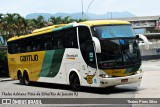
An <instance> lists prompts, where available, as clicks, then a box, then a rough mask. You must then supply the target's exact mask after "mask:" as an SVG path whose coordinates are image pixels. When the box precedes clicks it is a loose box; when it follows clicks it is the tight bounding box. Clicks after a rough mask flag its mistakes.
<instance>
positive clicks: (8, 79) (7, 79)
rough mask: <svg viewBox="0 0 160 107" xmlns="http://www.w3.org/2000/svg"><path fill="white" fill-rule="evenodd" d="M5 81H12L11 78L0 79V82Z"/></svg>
mask: <svg viewBox="0 0 160 107" xmlns="http://www.w3.org/2000/svg"><path fill="white" fill-rule="evenodd" d="M3 81H12V79H11V78H3V79H0V82H3Z"/></svg>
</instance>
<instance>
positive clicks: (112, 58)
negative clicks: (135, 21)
mask: <svg viewBox="0 0 160 107" xmlns="http://www.w3.org/2000/svg"><path fill="white" fill-rule="evenodd" d="M92 30H93V35H94V36H95V37H97V38H98V39H99V41H100V44H101V53H97V61H98V65H99V68H101V69H105V68H124V67H126V66H128V67H129V66H133V65H140V64H141V57H140V51H139V47H138V43H137V41H136V38H135V33H134V32H133V28H132V26H131V25H114V26H113V25H112V26H96V27H93V29H92Z"/></svg>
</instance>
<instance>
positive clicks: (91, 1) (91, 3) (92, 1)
mask: <svg viewBox="0 0 160 107" xmlns="http://www.w3.org/2000/svg"><path fill="white" fill-rule="evenodd" d="M93 2H94V0H92V1H91V2H90V3H89V5H88V8H87V15H88V10H89V8H90V6H91V4H92V3H93Z"/></svg>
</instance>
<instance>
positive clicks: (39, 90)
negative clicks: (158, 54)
mask: <svg viewBox="0 0 160 107" xmlns="http://www.w3.org/2000/svg"><path fill="white" fill-rule="evenodd" d="M142 69H143V71H144V74H143V79H142V82H141V83H135V84H128V85H120V86H117V87H115V88H113V89H99V88H88V87H84V88H83V89H82V90H81V91H78V92H75V91H73V90H71V88H70V87H69V86H68V85H58V84H49V83H32V85H31V86H25V85H20V84H19V82H18V81H17V80H15V81H1V82H0V98H62V99H65V98H73V99H74V98H101V99H103V98H126V99H129V98H160V91H159V90H160V60H152V61H144V62H143V63H142ZM85 100H87V99H85ZM89 100H90V99H88V101H89ZM91 100H92V99H91ZM116 100H118V99H116ZM119 100H120V99H119ZM95 101H96V99H95ZM95 101H94V100H93V102H94V103H95ZM112 103H113V102H112ZM114 103H116V102H114ZM62 104H63V102H62ZM0 106H1V105H0ZM48 106H49V105H48ZM64 106H67V105H64ZM88 106H89V105H88ZM92 106H93V105H92ZM95 106H96V105H95ZM101 106H106V105H101ZM112 106H113V105H112ZM123 106H124V105H123ZM125 106H126V105H125ZM127 106H129V107H131V106H135V105H134V104H132V105H127ZM136 106H137V105H136ZM141 106H143V105H139V107H141ZM144 106H145V107H147V106H146V105H144ZM152 106H153V105H152ZM156 106H157V107H158V106H160V105H156ZM148 107H149V106H148Z"/></svg>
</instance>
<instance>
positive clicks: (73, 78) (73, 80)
mask: <svg viewBox="0 0 160 107" xmlns="http://www.w3.org/2000/svg"><path fill="white" fill-rule="evenodd" d="M69 82H70V86H71V88H72V89H73V90H75V91H78V90H80V89H81V86H80V81H79V78H78V75H77V74H76V73H71V75H70V77H69Z"/></svg>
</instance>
